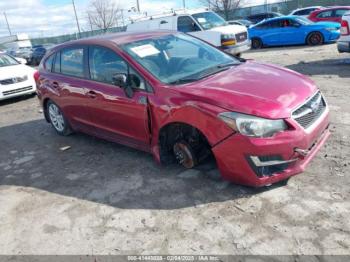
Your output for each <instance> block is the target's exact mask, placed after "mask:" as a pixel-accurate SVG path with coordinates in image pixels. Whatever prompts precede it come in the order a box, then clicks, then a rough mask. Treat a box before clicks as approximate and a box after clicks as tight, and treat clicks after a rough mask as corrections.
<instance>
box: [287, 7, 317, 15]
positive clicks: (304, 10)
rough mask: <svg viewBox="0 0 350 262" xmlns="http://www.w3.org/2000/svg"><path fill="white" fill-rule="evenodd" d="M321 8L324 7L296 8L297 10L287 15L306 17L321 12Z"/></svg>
mask: <svg viewBox="0 0 350 262" xmlns="http://www.w3.org/2000/svg"><path fill="white" fill-rule="evenodd" d="M323 8H324V7H322V6H308V7H304V8H298V9H295V10H294V11H292V12H291V13H290V14H289V15H297V16H304V17H308V16H309V15H310V14H311V13H312V12H314V11H316V10H321V9H323Z"/></svg>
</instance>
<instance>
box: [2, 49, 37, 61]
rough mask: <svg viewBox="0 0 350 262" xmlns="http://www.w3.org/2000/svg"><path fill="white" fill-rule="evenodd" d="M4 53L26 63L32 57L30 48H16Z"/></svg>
mask: <svg viewBox="0 0 350 262" xmlns="http://www.w3.org/2000/svg"><path fill="white" fill-rule="evenodd" d="M6 53H7V54H8V55H10V56H12V57H18V58H22V59H25V60H26V61H27V63H28V62H29V61H30V59H31V56H32V50H31V48H30V47H16V48H15V49H7V50H6Z"/></svg>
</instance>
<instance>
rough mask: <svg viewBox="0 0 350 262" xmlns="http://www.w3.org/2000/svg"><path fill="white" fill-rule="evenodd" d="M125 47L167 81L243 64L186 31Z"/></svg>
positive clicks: (195, 77)
mask: <svg viewBox="0 0 350 262" xmlns="http://www.w3.org/2000/svg"><path fill="white" fill-rule="evenodd" d="M122 48H123V50H124V51H126V52H127V53H128V54H129V55H130V56H131V57H132V58H133V59H134V60H136V62H138V63H139V64H140V65H141V66H143V67H144V68H145V69H146V70H147V71H148V72H150V73H151V74H152V75H153V76H155V77H156V78H157V79H158V80H160V81H161V82H163V83H166V84H182V83H186V82H192V81H196V80H199V79H201V78H204V77H207V76H209V75H212V74H216V73H218V72H220V71H223V70H226V69H228V68H230V67H231V66H235V65H238V64H240V61H239V60H237V59H236V58H233V57H231V56H229V55H227V54H225V53H224V52H221V51H219V50H217V49H216V48H214V47H212V46H210V45H208V44H206V43H204V42H202V41H200V40H198V39H196V38H193V37H190V36H187V35H184V34H174V35H166V36H162V37H159V38H151V39H145V40H141V41H136V42H132V43H128V44H124V45H123V46H122Z"/></svg>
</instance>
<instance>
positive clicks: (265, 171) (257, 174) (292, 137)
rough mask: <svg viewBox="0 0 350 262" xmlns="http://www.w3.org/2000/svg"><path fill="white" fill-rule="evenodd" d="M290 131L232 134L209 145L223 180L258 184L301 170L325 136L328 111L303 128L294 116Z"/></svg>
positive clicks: (327, 130) (326, 136) (283, 178)
mask: <svg viewBox="0 0 350 262" xmlns="http://www.w3.org/2000/svg"><path fill="white" fill-rule="evenodd" d="M287 122H288V123H289V125H290V126H291V127H292V128H291V130H288V131H285V132H281V133H278V134H276V135H275V136H274V137H271V138H249V137H246V136H243V135H241V134H238V133H236V134H233V135H231V136H230V137H228V138H227V139H225V140H224V141H222V142H221V143H219V144H218V145H216V146H214V147H213V148H212V151H213V153H214V155H215V158H216V161H217V164H218V168H219V169H220V172H221V175H222V177H223V178H224V179H227V180H230V181H233V182H235V183H238V184H243V185H248V186H254V187H261V186H265V185H269V184H273V183H276V182H279V181H282V180H285V179H287V178H289V177H290V176H293V175H297V174H299V173H302V172H303V171H304V170H305V168H306V166H307V165H308V164H309V163H310V161H311V160H312V159H313V158H314V157H315V155H316V154H317V152H318V151H319V150H320V149H321V147H322V146H323V145H324V143H325V142H326V140H327V139H328V137H329V135H330V132H329V110H328V108H327V110H326V111H325V112H324V113H323V114H322V116H321V117H320V119H318V121H317V125H315V126H313V127H312V129H308V130H305V129H303V128H302V127H301V126H300V125H298V124H297V123H296V122H295V121H294V120H293V119H288V120H287Z"/></svg>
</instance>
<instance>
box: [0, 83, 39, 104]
mask: <svg viewBox="0 0 350 262" xmlns="http://www.w3.org/2000/svg"><path fill="white" fill-rule="evenodd" d="M35 91H36V84H35V81H34V80H33V81H31V80H28V81H24V82H20V83H15V84H10V85H0V100H5V99H9V98H12V97H16V96H22V95H29V94H34V93H35Z"/></svg>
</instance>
